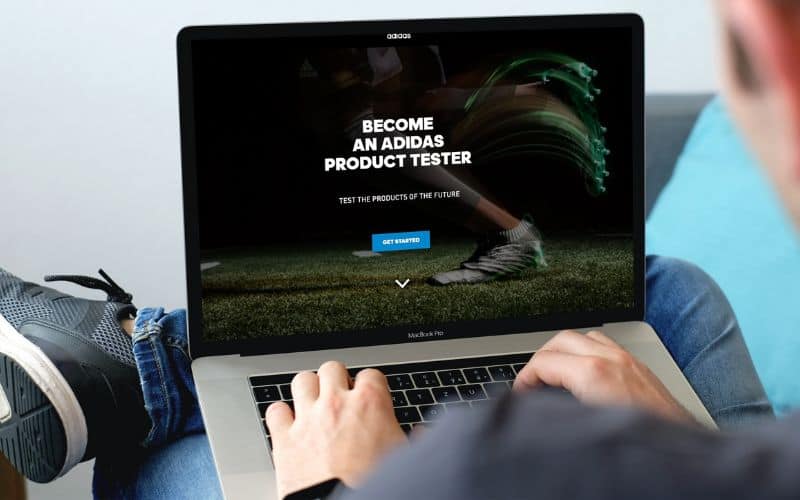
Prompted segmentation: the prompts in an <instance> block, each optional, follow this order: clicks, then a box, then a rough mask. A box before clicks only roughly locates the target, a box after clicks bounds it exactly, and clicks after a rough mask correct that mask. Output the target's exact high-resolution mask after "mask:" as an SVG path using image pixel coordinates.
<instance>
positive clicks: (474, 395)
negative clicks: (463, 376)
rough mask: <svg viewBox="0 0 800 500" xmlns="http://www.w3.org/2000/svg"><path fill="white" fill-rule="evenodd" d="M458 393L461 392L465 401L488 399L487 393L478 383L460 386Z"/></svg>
mask: <svg viewBox="0 0 800 500" xmlns="http://www.w3.org/2000/svg"><path fill="white" fill-rule="evenodd" d="M458 393H459V394H461V397H462V398H463V399H464V401H472V400H474V399H486V393H484V392H483V389H482V388H481V386H479V385H477V384H474V385H462V386H459V387H458Z"/></svg>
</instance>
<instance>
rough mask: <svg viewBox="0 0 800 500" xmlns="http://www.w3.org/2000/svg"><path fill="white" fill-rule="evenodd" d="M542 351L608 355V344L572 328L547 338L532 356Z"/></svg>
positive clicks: (580, 354)
mask: <svg viewBox="0 0 800 500" xmlns="http://www.w3.org/2000/svg"><path fill="white" fill-rule="evenodd" d="M542 351H559V352H565V353H569V354H577V355H579V356H604V357H605V356H608V355H609V354H610V353H609V346H608V345H606V344H603V343H601V342H598V341H597V340H595V339H593V338H592V337H587V336H586V335H584V334H582V333H578V332H576V331H574V330H564V331H562V332H559V333H558V335H556V336H554V337H553V338H552V339H550V340H548V341H547V342H546V343H545V344H544V345H543V346H542V348H541V349H539V351H538V352H537V353H536V354H534V356H533V358H534V359H536V355H537V354H539V352H542Z"/></svg>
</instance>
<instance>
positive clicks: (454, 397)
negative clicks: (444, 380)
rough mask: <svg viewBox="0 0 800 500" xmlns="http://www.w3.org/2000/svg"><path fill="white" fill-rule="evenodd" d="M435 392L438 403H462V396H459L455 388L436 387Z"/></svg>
mask: <svg viewBox="0 0 800 500" xmlns="http://www.w3.org/2000/svg"><path fill="white" fill-rule="evenodd" d="M431 390H432V391H433V395H434V397H436V401H437V402H439V403H451V402H454V401H461V396H459V395H458V392H457V391H456V388H455V387H434V388H433V389H431Z"/></svg>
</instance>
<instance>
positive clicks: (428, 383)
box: [411, 372, 440, 387]
mask: <svg viewBox="0 0 800 500" xmlns="http://www.w3.org/2000/svg"><path fill="white" fill-rule="evenodd" d="M411 378H413V379H414V383H415V384H417V387H437V386H439V385H440V384H439V379H438V378H437V377H436V374H435V373H433V372H424V373H415V374H413V375H411Z"/></svg>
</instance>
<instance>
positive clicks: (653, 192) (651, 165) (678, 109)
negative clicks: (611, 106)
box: [645, 94, 712, 214]
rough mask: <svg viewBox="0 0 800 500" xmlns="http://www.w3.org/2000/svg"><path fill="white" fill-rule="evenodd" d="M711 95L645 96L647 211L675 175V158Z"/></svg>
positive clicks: (648, 211) (647, 212) (646, 211)
mask: <svg viewBox="0 0 800 500" xmlns="http://www.w3.org/2000/svg"><path fill="white" fill-rule="evenodd" d="M711 98H712V95H710V94H652V95H648V96H647V97H646V98H645V108H646V109H645V128H646V130H645V146H646V153H645V213H646V214H649V213H650V209H651V208H653V204H654V203H655V201H656V199H657V198H658V195H659V193H661V190H662V189H663V188H664V186H665V185H666V183H667V181H669V178H670V177H671V176H672V171H673V169H674V168H675V161H676V160H677V159H678V156H680V154H681V151H682V150H683V145H684V144H685V143H686V139H687V138H688V137H689V133H690V132H691V131H692V127H693V126H694V122H695V121H696V120H697V115H698V114H699V113H700V111H701V110H702V109H703V107H704V106H705V105H706V104H707V103H708V101H709V100H710V99H711Z"/></svg>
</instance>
